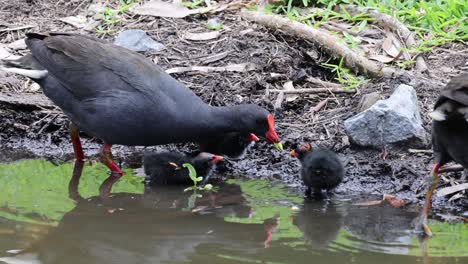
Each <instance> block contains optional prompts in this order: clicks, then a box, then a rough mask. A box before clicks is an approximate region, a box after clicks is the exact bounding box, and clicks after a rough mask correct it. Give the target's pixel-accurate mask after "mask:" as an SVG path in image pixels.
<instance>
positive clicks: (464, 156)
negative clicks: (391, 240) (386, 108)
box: [417, 73, 468, 236]
mask: <svg viewBox="0 0 468 264" xmlns="http://www.w3.org/2000/svg"><path fill="white" fill-rule="evenodd" d="M467 109H468V73H464V74H462V75H459V76H457V77H454V78H453V79H452V80H450V82H449V83H448V84H447V86H446V87H445V88H444V89H442V91H441V92H440V96H439V98H438V99H437V102H436V104H435V106H434V111H433V112H432V113H430V114H429V115H430V116H431V117H432V118H433V119H434V120H433V122H432V148H433V150H434V160H435V164H434V167H433V169H432V171H431V175H430V180H429V182H430V186H429V189H428V190H427V193H426V201H425V204H424V208H423V211H422V213H421V215H420V217H419V221H418V226H417V229H418V231H419V230H422V231H423V232H424V234H426V235H428V236H431V235H432V231H431V229H430V228H429V226H428V225H427V216H428V213H429V210H430V208H431V202H432V194H433V192H434V190H435V188H436V186H437V182H438V180H439V175H438V172H439V168H440V167H441V166H442V165H444V164H446V163H448V162H451V161H455V162H457V163H459V164H461V165H462V166H463V167H464V168H465V169H468V151H467V150H468V121H467V118H466V117H467V116H466V113H467V111H466V110H467Z"/></svg>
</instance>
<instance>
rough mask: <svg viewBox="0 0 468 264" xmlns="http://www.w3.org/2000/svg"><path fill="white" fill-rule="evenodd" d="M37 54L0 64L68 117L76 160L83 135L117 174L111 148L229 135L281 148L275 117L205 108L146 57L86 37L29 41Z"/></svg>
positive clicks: (30, 37)
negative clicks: (36, 86) (246, 136)
mask: <svg viewBox="0 0 468 264" xmlns="http://www.w3.org/2000/svg"><path fill="white" fill-rule="evenodd" d="M26 36H27V38H26V45H27V46H28V48H29V49H30V50H31V53H32V54H29V55H26V56H23V57H22V58H20V59H18V60H12V61H2V62H0V69H2V70H5V71H7V72H12V73H17V74H21V75H24V76H26V77H29V78H30V79H32V80H33V81H35V82H37V83H38V84H39V85H40V86H41V87H42V89H43V91H44V94H45V95H46V96H47V97H49V98H50V99H51V100H52V101H53V102H54V103H55V104H56V105H57V106H58V107H60V108H61V109H62V110H63V112H64V113H65V114H66V115H67V116H68V117H69V118H70V120H71V122H72V124H71V127H70V134H71V138H72V143H73V149H74V152H75V158H76V159H77V160H84V154H83V150H82V146H81V142H80V138H79V131H80V130H82V131H84V132H86V133H87V134H89V135H92V136H94V137H96V138H99V139H101V140H102V141H103V142H104V145H103V148H102V150H101V160H102V161H103V162H104V163H105V164H106V165H107V166H108V167H109V169H110V170H111V171H112V172H113V173H114V174H117V175H122V174H123V172H122V171H121V170H120V168H119V167H118V166H117V165H116V164H115V162H114V161H113V160H112V158H111V145H113V144H120V145H127V146H152V145H162V144H169V143H183V142H201V141H204V140H209V139H211V138H212V137H214V136H218V135H225V134H227V133H231V132H239V133H254V134H256V135H259V136H264V137H265V138H266V139H267V141H268V142H269V143H271V144H274V146H275V147H276V148H278V149H282V145H281V142H280V139H279V137H278V135H277V133H276V131H275V128H274V119H273V115H272V114H270V113H268V111H267V110H265V109H263V108H261V107H260V106H257V105H253V104H243V105H236V106H226V107H214V106H210V105H208V104H206V103H204V102H203V101H202V100H201V99H200V98H199V97H198V96H197V95H195V94H194V93H193V92H192V91H191V90H190V89H188V88H187V87H185V86H184V85H183V84H182V83H180V82H178V81H177V80H175V79H174V78H172V77H171V76H170V75H169V74H167V73H166V72H165V71H164V70H163V69H161V68H160V67H159V66H157V65H155V64H154V63H153V62H151V61H150V60H148V59H146V58H145V57H144V56H142V55H140V54H138V53H136V52H133V51H130V50H128V49H125V48H123V47H119V46H117V45H114V44H111V43H108V42H106V41H103V40H100V39H96V38H93V37H89V36H84V35H78V34H71V33H70V34H68V33H50V34H47V35H45V34H37V33H28V34H26Z"/></svg>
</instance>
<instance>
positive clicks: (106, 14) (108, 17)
mask: <svg viewBox="0 0 468 264" xmlns="http://www.w3.org/2000/svg"><path fill="white" fill-rule="evenodd" d="M136 2H137V1H136V0H119V6H118V8H116V9H113V8H110V7H106V9H104V11H103V12H102V13H100V14H98V16H99V17H100V18H101V19H102V20H103V22H104V23H103V25H101V26H99V27H98V28H97V29H96V32H97V33H102V34H109V33H113V32H115V31H116V30H115V29H113V28H112V27H113V26H115V25H117V24H120V23H121V22H122V16H121V15H122V14H123V13H125V12H127V11H128V9H129V8H130V7H131V6H132V5H133V4H134V3H136Z"/></svg>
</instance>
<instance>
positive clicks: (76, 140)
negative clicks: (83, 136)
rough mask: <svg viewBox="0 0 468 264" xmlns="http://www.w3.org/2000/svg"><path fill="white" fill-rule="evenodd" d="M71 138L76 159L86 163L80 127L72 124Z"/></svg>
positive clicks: (70, 128)
mask: <svg viewBox="0 0 468 264" xmlns="http://www.w3.org/2000/svg"><path fill="white" fill-rule="evenodd" d="M69 131H70V137H71V141H72V144H73V152H74V153H75V159H76V160H79V161H85V156H84V153H83V147H82V146H81V141H80V130H79V129H78V127H77V126H76V125H75V124H73V123H71V122H70V127H69Z"/></svg>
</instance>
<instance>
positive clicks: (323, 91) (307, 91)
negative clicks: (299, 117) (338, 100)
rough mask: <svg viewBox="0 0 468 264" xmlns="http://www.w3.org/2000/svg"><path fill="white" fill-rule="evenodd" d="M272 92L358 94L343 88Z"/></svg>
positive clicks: (275, 90) (271, 90)
mask: <svg viewBox="0 0 468 264" xmlns="http://www.w3.org/2000/svg"><path fill="white" fill-rule="evenodd" d="M270 92H276V93H280V92H283V93H285V94H303V93H309V94H314V93H326V92H329V93H356V90H354V89H352V90H351V89H350V90H345V89H342V88H310V89H295V90H279V89H270Z"/></svg>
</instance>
